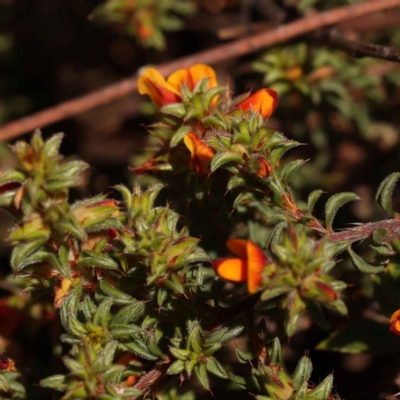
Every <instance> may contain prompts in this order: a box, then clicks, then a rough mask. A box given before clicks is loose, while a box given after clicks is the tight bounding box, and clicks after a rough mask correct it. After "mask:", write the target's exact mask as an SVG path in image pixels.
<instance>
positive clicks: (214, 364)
mask: <svg viewBox="0 0 400 400" xmlns="http://www.w3.org/2000/svg"><path fill="white" fill-rule="evenodd" d="M206 368H207V371H208V372H210V373H212V374H213V375H215V376H217V377H218V378H221V379H228V373H227V372H226V369H225V368H224V367H223V366H222V365H221V363H220V362H219V361H218V360H217V359H216V358H214V357H210V358H208V359H207V362H206Z"/></svg>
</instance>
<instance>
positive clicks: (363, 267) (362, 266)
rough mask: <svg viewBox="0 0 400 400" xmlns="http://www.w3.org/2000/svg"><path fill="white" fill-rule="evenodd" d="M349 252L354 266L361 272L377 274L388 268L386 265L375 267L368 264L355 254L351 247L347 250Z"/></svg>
mask: <svg viewBox="0 0 400 400" xmlns="http://www.w3.org/2000/svg"><path fill="white" fill-rule="evenodd" d="M347 252H348V253H349V254H350V257H351V261H353V264H354V266H355V267H356V268H357V269H358V270H359V271H361V272H364V273H366V274H376V273H378V272H382V271H383V270H384V269H385V268H386V265H382V264H378V265H373V264H369V263H367V262H366V261H364V260H363V259H362V258H361V257H360V256H358V255H357V254H356V253H354V251H353V250H352V249H351V247H350V248H348V249H347Z"/></svg>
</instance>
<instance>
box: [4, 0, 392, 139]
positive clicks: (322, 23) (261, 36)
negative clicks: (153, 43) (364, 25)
mask: <svg viewBox="0 0 400 400" xmlns="http://www.w3.org/2000/svg"><path fill="white" fill-rule="evenodd" d="M397 6H400V0H385V1H381V0H371V1H368V2H365V3H360V4H355V5H349V6H343V7H338V8H335V9H333V10H330V11H326V12H322V13H319V14H314V15H310V16H308V17H305V18H302V19H299V20H297V21H295V22H291V23H289V24H286V25H281V26H279V27H277V28H274V29H271V30H269V31H267V32H262V33H257V34H255V35H252V36H249V37H246V38H244V39H241V40H237V41H234V42H232V43H228V44H224V45H221V46H217V47H215V48H213V49H210V50H204V51H201V52H199V53H196V54H193V55H190V56H186V57H182V58H179V59H177V60H174V61H171V62H168V63H165V64H162V65H159V66H158V67H157V69H158V70H159V71H160V72H161V73H162V74H163V75H165V76H166V75H169V74H170V73H171V72H173V71H175V70H177V69H179V68H187V67H189V66H191V65H193V64H196V63H206V64H211V65H212V64H217V63H219V62H221V61H225V60H229V59H232V58H235V57H240V56H243V55H245V54H248V53H251V52H254V51H256V50H259V49H262V48H264V47H268V46H271V45H275V44H278V43H282V42H285V41H287V40H290V39H293V38H295V37H297V36H300V35H303V34H305V33H309V32H313V31H315V30H317V29H321V28H324V27H328V26H331V25H334V24H337V23H340V22H343V21H346V20H351V19H354V18H359V17H362V16H364V15H368V14H371V13H374V12H378V11H382V10H388V9H391V8H394V7H397ZM136 89H137V74H135V75H134V76H133V77H131V78H128V79H125V80H122V81H120V82H117V83H115V84H112V85H109V86H107V87H105V88H104V89H100V90H98V91H95V92H92V93H89V94H87V95H84V96H82V97H78V98H77V99H73V100H70V101H67V102H65V103H62V104H59V105H57V106H54V107H50V108H48V109H47V110H44V111H40V112H38V113H36V114H33V115H30V116H27V117H24V118H21V119H19V120H16V121H13V122H10V123H8V124H6V125H4V126H3V127H1V128H0V142H1V141H6V140H10V139H13V138H16V137H18V136H20V135H22V134H23V133H26V132H30V131H33V130H35V129H37V128H42V127H44V126H46V125H50V124H52V123H54V122H57V121H61V120H63V119H67V118H70V117H73V116H75V115H79V114H81V113H83V112H85V111H87V110H90V109H93V108H95V107H99V106H101V105H104V104H107V103H109V102H111V101H115V100H117V99H120V98H122V97H124V96H126V95H128V94H130V93H132V92H134V91H135V90H136Z"/></svg>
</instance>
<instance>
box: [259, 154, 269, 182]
mask: <svg viewBox="0 0 400 400" xmlns="http://www.w3.org/2000/svg"><path fill="white" fill-rule="evenodd" d="M257 161H258V163H259V164H260V169H259V170H258V172H257V173H258V175H260V176H261V177H262V178H268V177H269V176H270V175H271V172H272V168H271V165H269V163H268V161H267V160H266V159H265V158H263V157H259V158H258V159H257Z"/></svg>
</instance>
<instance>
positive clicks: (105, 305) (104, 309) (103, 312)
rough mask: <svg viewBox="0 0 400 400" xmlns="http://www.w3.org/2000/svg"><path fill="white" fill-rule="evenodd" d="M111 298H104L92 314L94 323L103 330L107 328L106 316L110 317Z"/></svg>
mask: <svg viewBox="0 0 400 400" xmlns="http://www.w3.org/2000/svg"><path fill="white" fill-rule="evenodd" d="M112 303H113V299H106V300H104V301H103V302H102V303H101V304H100V305H99V307H98V308H97V310H96V312H95V313H94V315H93V322H94V324H95V325H98V326H102V327H103V328H104V329H105V330H106V329H107V328H108V318H109V317H110V309H111V306H112Z"/></svg>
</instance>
